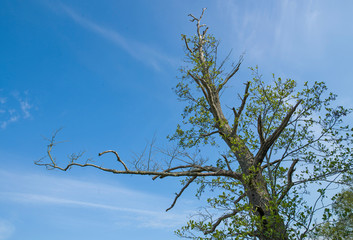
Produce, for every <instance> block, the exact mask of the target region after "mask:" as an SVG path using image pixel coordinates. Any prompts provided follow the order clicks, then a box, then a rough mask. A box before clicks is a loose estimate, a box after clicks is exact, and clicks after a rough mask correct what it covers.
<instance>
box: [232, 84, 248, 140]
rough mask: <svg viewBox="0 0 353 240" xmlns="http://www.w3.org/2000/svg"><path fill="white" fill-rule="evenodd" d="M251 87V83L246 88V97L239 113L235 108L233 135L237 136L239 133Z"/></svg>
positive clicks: (242, 101) (242, 100)
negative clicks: (240, 121) (241, 116)
mask: <svg viewBox="0 0 353 240" xmlns="http://www.w3.org/2000/svg"><path fill="white" fill-rule="evenodd" d="M249 87H250V82H247V83H246V87H245V93H244V97H243V98H242V99H241V105H240V107H239V110H238V112H237V111H236V110H235V108H233V109H232V110H233V113H234V126H233V134H235V133H236V132H237V129H238V125H239V118H240V115H241V113H242V112H243V110H244V108H245V104H246V100H247V98H248V97H249Z"/></svg>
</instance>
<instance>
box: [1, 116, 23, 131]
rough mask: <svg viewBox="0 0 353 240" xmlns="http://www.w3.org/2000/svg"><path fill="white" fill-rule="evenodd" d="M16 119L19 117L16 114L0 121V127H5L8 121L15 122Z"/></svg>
mask: <svg viewBox="0 0 353 240" xmlns="http://www.w3.org/2000/svg"><path fill="white" fill-rule="evenodd" d="M18 119H19V117H18V116H11V117H10V118H9V119H7V120H4V121H2V122H1V125H0V127H1V128H2V129H5V128H6V127H7V125H9V124H10V123H14V122H17V121H18Z"/></svg>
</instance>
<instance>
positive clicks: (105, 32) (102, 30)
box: [60, 3, 176, 70]
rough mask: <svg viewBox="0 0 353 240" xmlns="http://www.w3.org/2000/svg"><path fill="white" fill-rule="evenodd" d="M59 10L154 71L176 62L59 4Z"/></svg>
mask: <svg viewBox="0 0 353 240" xmlns="http://www.w3.org/2000/svg"><path fill="white" fill-rule="evenodd" d="M60 8H61V9H62V10H63V11H64V12H65V14H66V15H67V16H69V17H70V18H71V19H72V20H74V21H75V22H76V23H77V24H79V25H81V26H82V27H84V28H86V29H88V30H90V31H92V32H94V33H96V34H98V35H99V36H101V37H102V38H104V39H106V40H109V41H111V42H113V43H114V44H115V45H117V46H118V47H120V48H122V49H124V50H125V51H126V52H127V53H128V54H129V55H130V56H131V57H133V58H135V59H136V60H138V61H141V62H142V63H144V64H147V65H150V66H152V67H153V68H154V69H155V70H161V65H163V64H165V63H168V64H170V65H175V64H176V60H174V59H173V58H170V57H168V56H166V55H164V54H163V53H161V52H159V51H157V50H156V49H154V48H153V47H151V46H148V45H146V44H144V43H142V42H139V41H136V40H133V39H127V38H125V37H124V36H122V35H121V34H119V33H118V32H117V31H115V30H112V29H109V28H107V27H104V26H102V25H99V24H97V23H95V22H93V21H91V20H89V19H87V18H84V17H82V16H81V15H80V14H79V13H77V12H76V11H74V10H73V9H71V8H70V7H68V6H66V5H64V4H62V3H61V4H60Z"/></svg>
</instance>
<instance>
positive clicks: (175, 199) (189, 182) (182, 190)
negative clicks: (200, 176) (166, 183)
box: [165, 176, 197, 212]
mask: <svg viewBox="0 0 353 240" xmlns="http://www.w3.org/2000/svg"><path fill="white" fill-rule="evenodd" d="M196 178H197V177H196V176H193V177H192V178H190V179H189V181H188V182H187V183H186V184H185V186H184V187H183V188H182V189H181V190H180V192H179V193H178V194H176V197H175V198H174V201H173V203H172V205H171V206H170V207H169V208H167V209H166V210H165V211H166V212H168V211H169V210H170V209H172V208H173V207H174V205H175V203H176V201H177V200H178V198H179V197H180V196H181V194H182V193H183V192H184V190H185V189H186V188H187V187H188V186H189V185H190V184H191V183H192V182H193V181H194V180H195V179H196Z"/></svg>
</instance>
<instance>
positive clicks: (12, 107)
mask: <svg viewBox="0 0 353 240" xmlns="http://www.w3.org/2000/svg"><path fill="white" fill-rule="evenodd" d="M0 93H1V95H6V93H5V92H4V91H3V90H1V91H0ZM27 94H28V93H27V92H25V93H24V94H20V93H19V92H18V91H14V92H11V93H9V94H8V96H5V97H4V96H0V107H1V109H0V114H1V118H0V128H1V129H5V128H7V126H8V125H9V124H11V123H14V122H18V121H19V120H21V119H27V118H30V117H31V111H30V110H31V109H32V108H33V105H32V104H30V102H29V100H28V99H26V98H27V96H26V95H27Z"/></svg>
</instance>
